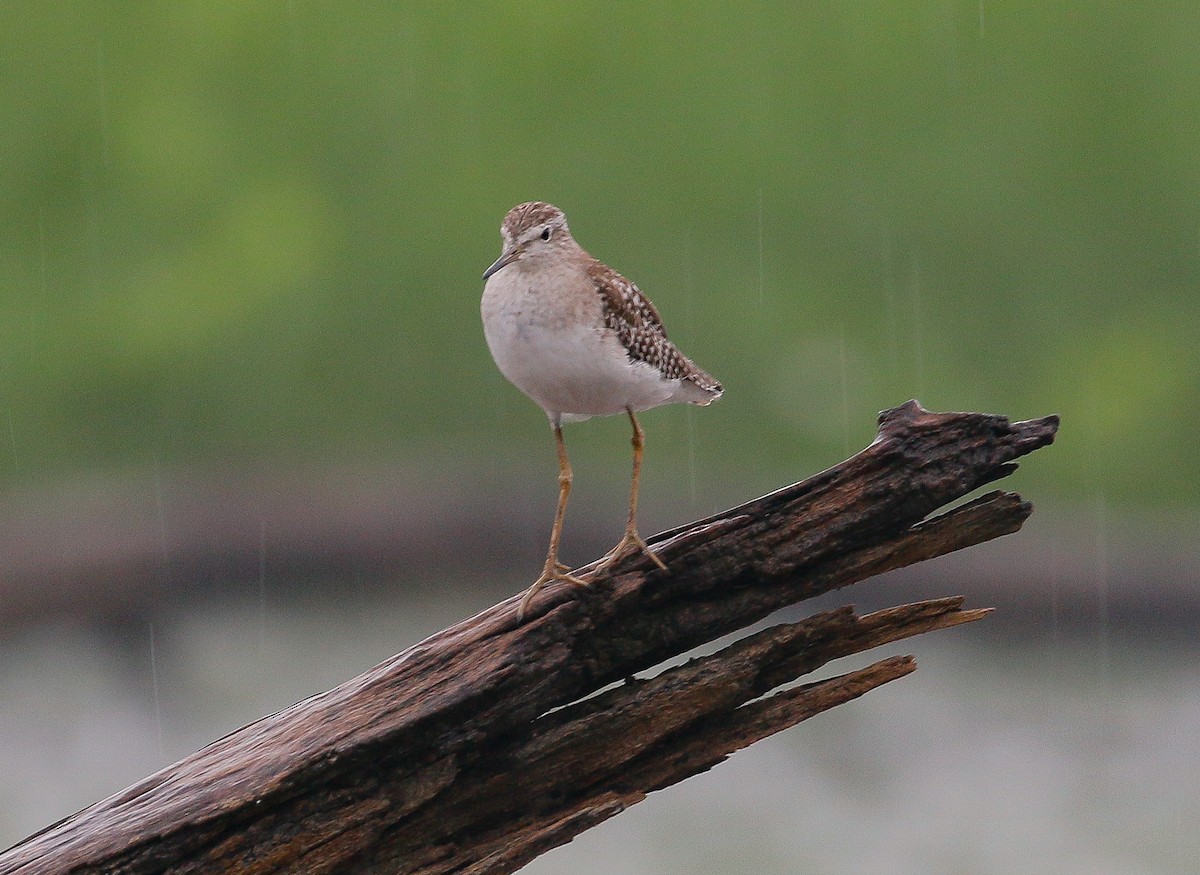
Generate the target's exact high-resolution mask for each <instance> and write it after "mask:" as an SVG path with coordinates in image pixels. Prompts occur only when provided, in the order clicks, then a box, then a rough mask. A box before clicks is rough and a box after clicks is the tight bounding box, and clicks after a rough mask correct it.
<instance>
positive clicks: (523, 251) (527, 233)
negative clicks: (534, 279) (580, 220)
mask: <svg viewBox="0 0 1200 875" xmlns="http://www.w3.org/2000/svg"><path fill="white" fill-rule="evenodd" d="M500 238H501V239H502V240H503V241H504V248H503V250H502V251H501V253H500V257H499V258H497V259H496V260H495V261H494V262H493V263H492V266H491V267H489V268H488V269H487V270H485V271H484V272H483V278H484V279H485V280H486V279H487V278H488V277H490V276H491V275H492V274H494V273H496V272H497V271H499V270H501V269H502V268H504V267H507V266H508V265H510V264H512V263H513V262H515V261H525V260H527V259H533V258H538V257H541V256H544V255H548V254H550V253H553V252H558V251H561V250H563V249H564V248H567V247H571V246H574V245H575V241H574V240H573V239H572V238H571V231H570V229H569V228H567V217H566V216H564V215H563V211H562V210H560V209H559V208H558V207H556V206H554V205H553V204H547V203H543V202H541V201H529V202H528V203H524V204H518V205H517V206H515V207H513V208H512V209H511V210H509V211H508V215H507V216H505V217H504V222H503V224H501V225H500Z"/></svg>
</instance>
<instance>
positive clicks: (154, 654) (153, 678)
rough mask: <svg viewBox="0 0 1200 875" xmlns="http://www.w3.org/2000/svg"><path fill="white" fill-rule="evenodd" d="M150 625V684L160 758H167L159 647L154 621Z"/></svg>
mask: <svg viewBox="0 0 1200 875" xmlns="http://www.w3.org/2000/svg"><path fill="white" fill-rule="evenodd" d="M149 626H150V684H151V691H152V693H153V696H154V723H155V726H156V727H157V729H158V758H159V760H160V761H162V760H166V758H167V754H166V748H165V747H164V745H163V719H162V700H161V698H160V696H159V689H158V648H157V646H156V644H155V640H154V622H153V621H151V622H150V623H149Z"/></svg>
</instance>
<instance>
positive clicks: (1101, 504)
mask: <svg viewBox="0 0 1200 875" xmlns="http://www.w3.org/2000/svg"><path fill="white" fill-rule="evenodd" d="M1095 515H1096V650H1097V654H1096V657H1097V663H1098V665H1099V667H1100V672H1101V680H1102V681H1103V683H1104V689H1105V692H1108V689H1109V686H1110V683H1111V672H1110V668H1111V662H1110V653H1109V619H1108V588H1109V575H1110V568H1109V560H1108V498H1107V496H1106V495H1105V494H1104V493H1103V492H1101V493H1100V494H1099V495H1097V496H1096V508H1095Z"/></svg>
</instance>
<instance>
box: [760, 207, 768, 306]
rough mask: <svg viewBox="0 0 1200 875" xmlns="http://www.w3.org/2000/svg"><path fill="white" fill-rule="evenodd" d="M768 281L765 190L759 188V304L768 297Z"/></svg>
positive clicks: (761, 304)
mask: <svg viewBox="0 0 1200 875" xmlns="http://www.w3.org/2000/svg"><path fill="white" fill-rule="evenodd" d="M765 289H766V283H765V282H764V281H763V190H762V189H761V188H759V190H758V305H759V306H760V307H761V306H763V303H764V301H765V299H766V291H765Z"/></svg>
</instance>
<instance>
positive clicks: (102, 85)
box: [96, 39, 108, 167]
mask: <svg viewBox="0 0 1200 875" xmlns="http://www.w3.org/2000/svg"><path fill="white" fill-rule="evenodd" d="M96 89H97V92H98V96H99V103H100V158H101V162H102V164H101V166H103V167H107V166H108V63H107V61H106V60H105V58H104V40H103V39H98V40H97V41H96Z"/></svg>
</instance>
